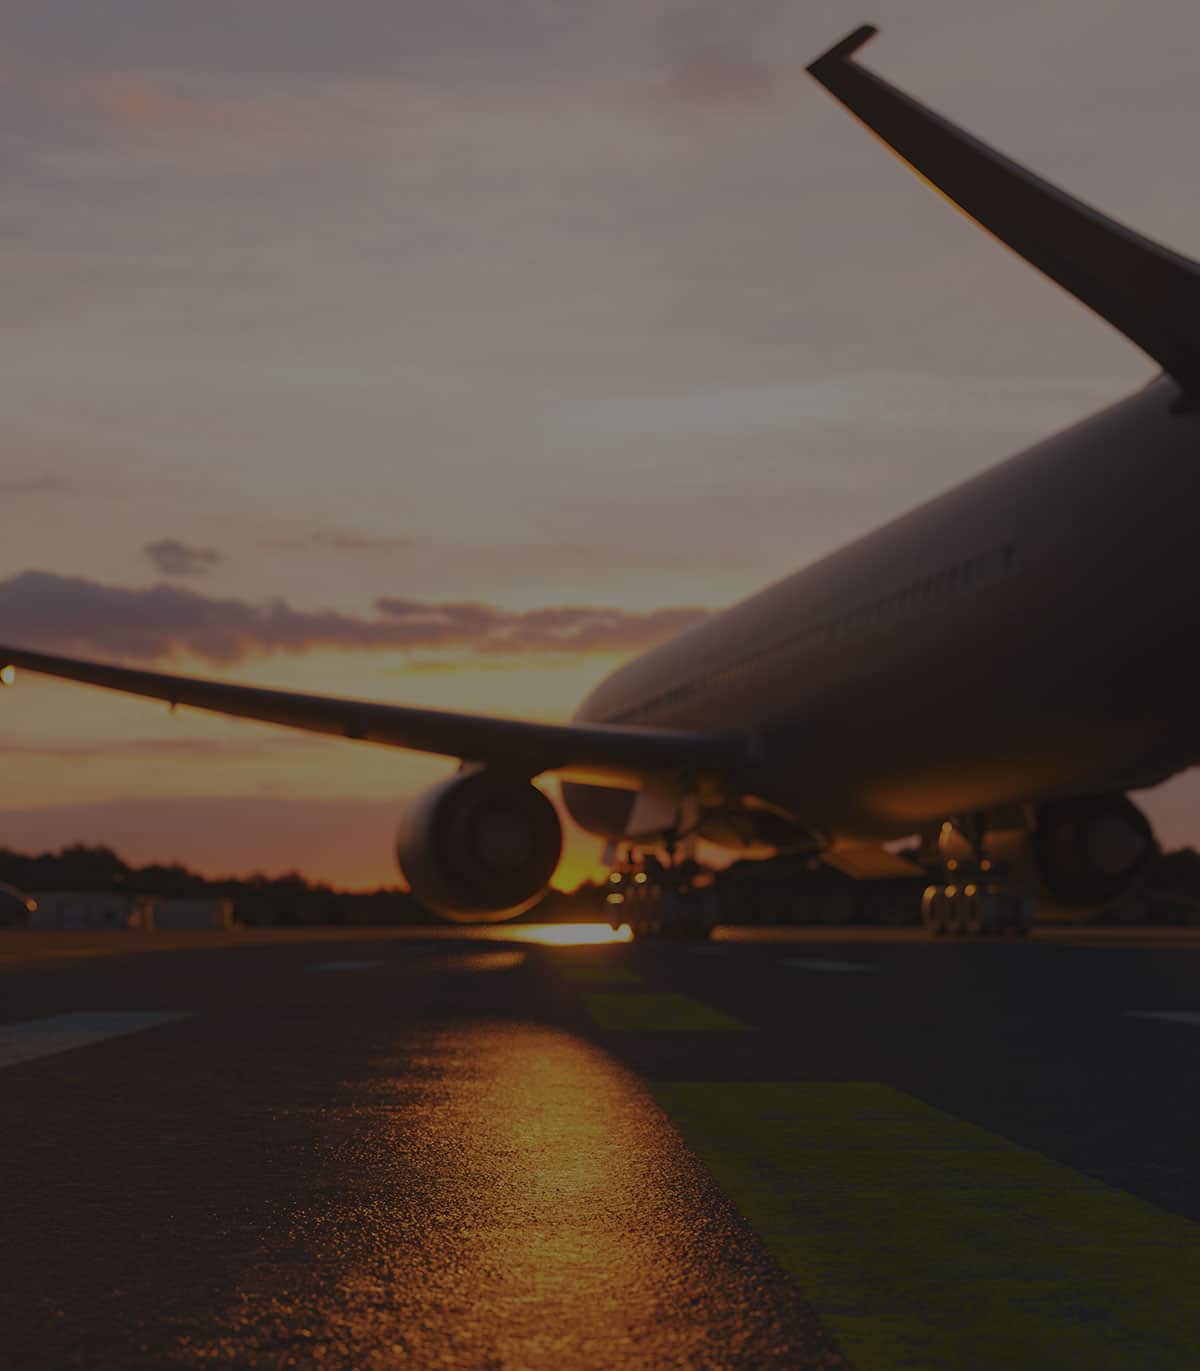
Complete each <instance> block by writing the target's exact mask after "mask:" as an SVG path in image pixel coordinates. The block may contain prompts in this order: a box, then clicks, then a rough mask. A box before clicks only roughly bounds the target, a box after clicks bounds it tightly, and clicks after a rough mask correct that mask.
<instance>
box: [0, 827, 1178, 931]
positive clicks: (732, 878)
mask: <svg viewBox="0 0 1200 1371" xmlns="http://www.w3.org/2000/svg"><path fill="white" fill-rule="evenodd" d="M0 883H2V884H6V885H10V886H14V887H16V889H18V890H20V891H23V892H29V891H34V892H36V891H38V890H89V891H120V892H123V893H125V894H128V895H157V896H160V897H168V898H169V897H172V896H181V895H201V896H212V897H224V898H227V899H229V900H230V901H231V902H232V905H233V916H234V918H235V919H236V920H237V921H238V922H239V923H242V924H247V925H251V926H264V925H272V924H284V925H295V926H307V925H316V924H360V925H366V924H417V923H427V922H428V921H429V917H430V916H429V913H428V912H427V911H426V910H425V909H424V908H422V906H421V905H420V904H419V903H418V902H417V901H416V900H415V899H413V897H412V896H411V895H410V894H409V893H408V892H407V891H406V890H404V889H402V888H401V887H400V886H381V887H380V888H378V889H376V890H369V891H349V890H339V889H337V888H336V887H334V886H331V885H328V884H326V883H324V882H320V881H309V880H308V879H307V878H305V877H304V876H301V875H300V874H299V873H298V872H295V871H291V872H287V873H285V874H283V875H281V876H265V875H261V874H255V875H251V876H245V877H235V876H222V877H217V878H211V877H206V876H201V875H199V874H197V873H196V872H194V871H189V870H188V868H187V867H185V866H183V865H182V864H180V863H178V862H169V863H161V862H151V863H149V864H148V865H146V866H132V865H130V864H129V863H128V862H126V861H125V860H124V859H123V858H122V857H120V856H119V855H118V854H117V853H116V852H114V851H113V850H112V849H111V848H109V847H103V846H97V847H92V846H88V845H87V844H84V843H73V844H70V845H69V846H67V847H64V848H62V849H61V850H60V851H58V852H42V853H39V854H38V855H36V856H29V855H26V854H23V853H19V852H13V851H11V850H10V849H7V848H0ZM925 884H926V881H925V879H924V878H922V877H914V878H912V879H907V878H901V879H896V878H891V879H887V880H866V881H863V880H854V879H852V878H851V877H849V876H845V875H843V874H842V873H841V872H839V871H835V870H833V869H831V868H829V867H825V866H817V867H816V868H815V869H813V868H812V865H811V863H810V862H809V860H808V859H806V858H804V857H797V856H781V857H774V858H770V859H768V860H766V861H738V862H734V863H733V864H732V865H731V866H729V867H726V868H725V869H724V870H723V871H720V872H718V873H717V877H716V885H717V892H718V896H719V898H720V903H721V921H722V922H723V923H742V924H758V923H765V924H830V925H840V924H893V925H897V926H902V925H906V924H918V923H920V917H921V916H920V905H921V892H922V890H923V889H924V887H925ZM606 893H607V891H606V887H605V885H604V884H602V883H596V882H592V881H585V882H584V883H583V884H582V885H581V886H579V887H578V889H576V890H574V891H570V892H564V891H559V890H553V889H552V890H551V891H550V892H549V893H548V895H547V896H546V898H545V899H544V900H543V901H542V902H541V903H540V904H538V905H536V906H535V907H534V908H533V909H532V910H530V911H529V912H528V913H527V914H525V915H524V916H522V917H523V919H524V920H525V921H526V922H539V923H540V922H545V921H551V922H576V921H592V920H603V919H607V918H608V917H609V915H610V914H611V912H612V910H611V907H610V906H608V905H606V904H605V895H606ZM1089 922H1094V923H1101V924H1103V923H1133V924H1136V923H1147V924H1156V925H1158V924H1200V854H1197V853H1196V852H1195V850H1194V849H1192V848H1190V847H1185V848H1181V849H1179V850H1178V851H1174V852H1167V853H1163V854H1162V855H1161V856H1160V857H1158V858H1157V859H1156V861H1155V862H1154V863H1153V865H1152V866H1151V868H1150V870H1149V871H1148V873H1147V875H1146V876H1145V878H1144V879H1143V881H1142V882H1141V883H1140V884H1139V886H1138V888H1137V889H1136V890H1135V891H1133V892H1132V893H1131V894H1130V896H1129V897H1128V898H1127V899H1125V900H1123V901H1121V902H1120V903H1119V904H1117V905H1115V906H1114V907H1113V908H1111V909H1106V910H1102V911H1099V912H1098V913H1096V914H1093V915H1092V916H1091V918H1090V919H1089Z"/></svg>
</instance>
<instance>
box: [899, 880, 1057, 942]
mask: <svg viewBox="0 0 1200 1371" xmlns="http://www.w3.org/2000/svg"><path fill="white" fill-rule="evenodd" d="M1033 913H1034V901H1033V900H1032V899H1031V898H1030V897H1029V896H1024V895H1014V894H1011V893H1010V892H1008V891H1004V890H1000V889H998V888H997V887H996V886H994V885H979V884H975V883H972V882H967V883H966V884H965V885H930V886H926V887H925V893H924V895H923V896H922V898H921V922H922V923H923V924H924V925H925V927H926V928H927V929H928V930H929V932H930V933H932V934H933V936H934V937H935V938H944V937H946V936H950V937H962V936H964V935H967V936H971V937H995V936H998V935H1002V934H1005V933H1009V934H1012V935H1014V936H1015V937H1018V938H1023V937H1025V936H1026V935H1027V934H1028V933H1029V931H1030V929H1031V928H1032V927H1033Z"/></svg>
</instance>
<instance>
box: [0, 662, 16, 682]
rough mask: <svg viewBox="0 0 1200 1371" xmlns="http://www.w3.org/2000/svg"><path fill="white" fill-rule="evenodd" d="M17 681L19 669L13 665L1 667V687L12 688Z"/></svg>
mask: <svg viewBox="0 0 1200 1371" xmlns="http://www.w3.org/2000/svg"><path fill="white" fill-rule="evenodd" d="M16 679H17V668H16V667H15V666H12V665H11V664H10V665H8V666H6V667H0V685H6V686H10V685H12V683H13V682H14V681H15V680H16Z"/></svg>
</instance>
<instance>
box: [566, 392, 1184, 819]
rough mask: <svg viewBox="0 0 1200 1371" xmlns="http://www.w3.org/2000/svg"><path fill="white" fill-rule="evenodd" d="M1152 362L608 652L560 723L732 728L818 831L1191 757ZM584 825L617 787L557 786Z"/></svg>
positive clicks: (755, 779) (943, 813)
mask: <svg viewBox="0 0 1200 1371" xmlns="http://www.w3.org/2000/svg"><path fill="white" fill-rule="evenodd" d="M1178 397H1179V391H1178V388H1177V387H1176V386H1175V384H1174V383H1173V382H1172V381H1170V380H1168V379H1166V378H1163V379H1160V380H1158V381H1155V382H1153V383H1151V384H1150V385H1149V386H1147V387H1146V388H1145V389H1144V390H1142V391H1139V392H1137V393H1136V394H1134V395H1132V396H1130V397H1128V398H1127V399H1125V400H1123V401H1121V402H1119V403H1118V404H1116V405H1113V406H1111V407H1110V408H1108V409H1105V410H1102V411H1100V412H1099V413H1098V414H1096V415H1093V416H1092V417H1090V418H1088V419H1086V420H1084V421H1082V422H1081V423H1079V424H1076V425H1075V426H1073V427H1072V428H1069V429H1067V430H1065V431H1064V432H1062V433H1059V434H1057V435H1055V436H1054V437H1052V438H1049V439H1047V440H1046V441H1044V442H1042V443H1039V444H1037V445H1036V446H1034V447H1032V448H1030V449H1028V450H1027V451H1025V452H1022V453H1020V454H1018V455H1017V456H1015V457H1012V458H1010V459H1008V460H1007V461H1005V462H1002V463H1000V464H998V465H996V466H994V467H992V468H991V469H989V470H988V471H985V472H984V473H983V474H981V475H979V476H977V477H975V478H973V479H971V480H969V481H966V482H964V483H963V484H961V485H959V486H957V487H955V488H954V489H952V490H950V491H948V492H946V493H945V494H943V495H941V496H938V497H937V498H935V499H933V500H931V501H929V502H928V503H926V504H924V505H922V506H920V507H919V508H917V509H915V510H913V511H911V512H910V513H908V514H906V515H904V516H902V517H901V518H898V519H896V520H894V521H893V522H891V523H888V524H886V525H884V526H883V527H881V528H879V529H877V530H876V531H874V532H873V533H870V534H868V535H867V536H866V537H863V538H860V539H858V540H857V541H855V542H853V543H851V544H850V545H848V546H847V547H845V548H843V549H842V550H841V551H839V552H836V553H834V554H832V555H831V556H828V557H825V558H823V559H822V560H820V561H818V562H816V563H815V564H813V565H811V566H809V567H806V568H805V569H803V570H802V571H799V572H797V573H795V574H794V575H792V576H789V577H787V578H786V579H785V580H782V581H779V582H777V583H776V584H775V585H772V586H770V587H768V588H767V589H766V590H763V591H761V592H759V593H758V594H756V595H754V596H751V597H750V598H749V599H746V600H743V601H741V602H740V603H738V604H736V605H734V606H733V607H732V608H730V609H727V610H725V611H724V612H722V613H720V614H717V615H715V616H714V617H713V618H711V619H709V620H707V621H705V622H704V623H702V624H700V625H699V626H698V627H696V628H693V629H690V630H689V631H687V632H686V633H683V634H681V635H680V636H679V637H677V638H674V639H672V640H671V641H669V642H667V643H664V644H662V645H661V646H659V647H657V648H655V649H654V650H653V651H651V652H648V653H646V654H645V655H644V656H642V657H639V658H637V659H636V660H634V661H632V662H630V663H628V664H627V665H625V666H623V667H622V668H620V669H619V670H618V671H617V672H615V673H614V674H613V675H612V676H610V677H609V678H608V679H607V680H605V681H604V682H603V683H602V684H601V685H600V686H599V687H598V688H597V689H596V690H594V691H593V692H592V693H591V695H590V696H589V697H588V698H587V700H586V701H585V702H584V704H583V705H582V706H581V708H580V709H579V711H578V712H577V714H576V719H577V720H580V721H588V722H606V723H625V724H644V725H654V726H659V727H675V728H688V729H718V728H719V729H728V728H738V729H743V730H745V731H747V732H748V733H750V734H752V735H754V736H755V737H756V739H757V740H758V744H759V745H758V747H757V750H756V751H757V755H758V756H759V757H760V758H761V760H760V761H759V762H758V763H757V764H756V766H755V768H754V770H753V772H752V774H750V775H749V776H747V777H745V778H744V781H743V782H740V783H739V784H740V789H741V792H742V795H741V796H738V795H731V796H727V797H726V799H727V800H728V801H729V802H731V803H737V802H738V801H739V800H740V799H741V798H742V797H744V796H753V797H755V798H756V799H758V800H762V801H766V802H768V803H769V804H771V805H773V806H777V807H779V808H782V809H785V810H786V811H787V812H788V813H789V814H791V815H794V816H795V817H796V819H797V821H798V822H799V823H801V824H803V825H805V826H806V827H808V828H811V829H812V830H813V831H814V832H818V833H821V834H823V835H825V836H826V838H827V839H828V840H829V841H832V842H838V841H845V840H853V841H859V840H862V841H884V840H887V839H890V838H894V837H899V836H902V835H904V834H907V833H910V832H913V831H915V830H916V829H918V828H920V827H922V826H923V825H927V824H930V823H933V822H936V821H937V820H939V819H943V818H946V817H948V816H951V815H955V814H962V813H966V812H971V811H978V810H984V809H989V808H993V807H996V806H1001V805H1006V804H1011V803H1015V802H1020V801H1027V800H1035V799H1040V798H1045V797H1050V796H1056V795H1070V794H1083V793H1090V792H1094V791H1099V790H1119V789H1124V788H1126V787H1128V786H1133V785H1138V784H1142V785H1144V784H1148V783H1151V782H1153V781H1155V780H1157V779H1160V778H1163V777H1165V776H1166V775H1169V774H1171V773H1172V772H1175V771H1179V770H1181V769H1183V768H1184V767H1186V766H1188V765H1190V764H1192V763H1193V762H1195V761H1196V760H1198V759H1200V737H1198V729H1197V720H1196V717H1195V704H1194V702H1193V698H1192V697H1193V692H1194V689H1195V683H1196V674H1195V673H1196V666H1197V663H1198V662H1200V654H1198V652H1197V648H1196V644H1195V634H1196V626H1197V620H1198V618H1200V539H1198V538H1197V534H1196V527H1197V524H1198V523H1200V415H1198V414H1195V413H1190V412H1183V411H1181V410H1180V409H1179V407H1178ZM563 794H564V799H565V801H566V803H567V806H568V808H569V809H570V811H571V813H572V815H573V816H574V817H575V818H576V820H577V821H578V822H579V823H581V824H582V825H583V826H584V827H585V828H588V829H589V830H591V831H593V832H596V833H599V834H603V835H605V836H608V837H620V836H622V835H623V832H624V822H625V816H626V814H627V812H628V809H629V806H630V802H631V797H630V796H629V793H628V792H616V793H615V794H614V792H612V791H607V790H604V789H602V788H600V787H594V786H589V785H581V784H578V783H572V782H568V783H565V784H564V786H563Z"/></svg>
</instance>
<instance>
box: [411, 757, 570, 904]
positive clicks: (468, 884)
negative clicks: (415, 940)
mask: <svg viewBox="0 0 1200 1371" xmlns="http://www.w3.org/2000/svg"><path fill="white" fill-rule="evenodd" d="M561 855H562V824H561V823H560V822H559V818H558V813H557V812H556V810H555V808H554V806H553V805H552V804H551V803H550V801H549V800H548V799H547V798H546V797H545V795H543V794H542V792H541V791H540V790H537V789H536V788H535V787H534V786H532V785H530V784H529V782H528V781H524V780H514V779H513V778H512V777H510V776H499V775H496V774H495V773H493V772H491V771H488V770H486V769H484V770H478V771H460V772H459V773H458V774H457V775H455V776H451V777H450V779H449V780H447V781H443V782H442V783H441V784H440V785H436V786H434V787H433V788H432V789H430V790H427V791H425V792H424V793H423V794H421V795H418V796H417V798H416V799H415V800H414V801H413V802H412V804H410V805H409V806H408V808H407V809H406V810H405V813H404V818H403V820H402V822H401V824H400V831H399V833H398V834H397V835H396V858H397V860H398V861H399V863H400V870H401V871H402V872H403V873H404V876H405V878H406V880H407V881H408V884H409V886H410V887H411V889H412V893H413V894H414V895H415V896H416V897H417V899H418V900H420V902H421V903H422V904H424V905H427V906H428V907H429V908H430V909H432V910H434V911H435V912H436V913H438V914H440V915H442V917H443V918H446V919H451V920H453V921H454V922H456V923H496V922H499V921H500V920H501V919H509V918H512V917H513V916H514V915H516V914H520V913H522V912H523V911H524V910H526V909H528V908H529V907H530V906H531V905H533V904H536V902H537V901H538V900H539V899H540V898H541V897H542V895H543V894H544V893H545V891H546V887H547V886H548V885H549V884H550V877H551V876H553V875H554V868H555V867H556V866H557V865H558V859H559V857H560V856H561Z"/></svg>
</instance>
